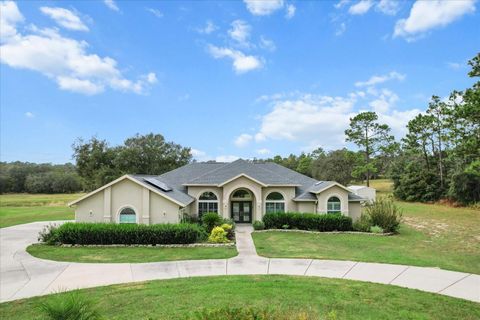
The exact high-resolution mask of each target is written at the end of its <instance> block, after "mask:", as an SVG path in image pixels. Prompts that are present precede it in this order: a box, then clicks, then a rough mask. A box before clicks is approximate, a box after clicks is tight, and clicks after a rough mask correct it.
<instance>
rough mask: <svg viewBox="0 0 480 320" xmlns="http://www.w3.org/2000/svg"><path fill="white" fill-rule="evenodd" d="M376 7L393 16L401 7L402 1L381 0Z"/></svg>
mask: <svg viewBox="0 0 480 320" xmlns="http://www.w3.org/2000/svg"><path fill="white" fill-rule="evenodd" d="M375 8H376V9H377V10H378V11H380V12H381V13H384V14H386V15H390V16H393V15H396V14H397V12H398V10H399V9H400V2H399V1H397V0H380V2H378V3H377V5H376V7H375Z"/></svg>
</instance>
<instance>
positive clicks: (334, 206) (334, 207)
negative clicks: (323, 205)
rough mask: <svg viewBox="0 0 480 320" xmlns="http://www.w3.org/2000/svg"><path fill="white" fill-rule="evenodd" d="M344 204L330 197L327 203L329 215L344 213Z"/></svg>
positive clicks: (336, 198)
mask: <svg viewBox="0 0 480 320" xmlns="http://www.w3.org/2000/svg"><path fill="white" fill-rule="evenodd" d="M341 207H342V204H341V202H340V199H339V198H338V197H330V198H328V201H327V213H339V212H342V209H341Z"/></svg>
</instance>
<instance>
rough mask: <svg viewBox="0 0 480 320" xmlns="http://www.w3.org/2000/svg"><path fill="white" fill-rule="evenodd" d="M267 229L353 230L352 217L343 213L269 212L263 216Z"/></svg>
mask: <svg viewBox="0 0 480 320" xmlns="http://www.w3.org/2000/svg"><path fill="white" fill-rule="evenodd" d="M262 220H263V222H264V223H265V229H299V230H311V231H351V230H353V227H352V218H350V217H346V216H343V215H341V214H316V213H299V212H285V213H267V214H265V215H264V216H263V219H262Z"/></svg>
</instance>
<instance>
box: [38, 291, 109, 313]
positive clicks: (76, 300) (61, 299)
mask: <svg viewBox="0 0 480 320" xmlns="http://www.w3.org/2000/svg"><path fill="white" fill-rule="evenodd" d="M39 309H40V311H41V312H42V313H43V314H44V315H45V317H46V319H51V320H97V319H102V317H101V315H100V312H99V311H98V309H97V307H96V306H95V304H94V302H93V300H91V299H89V298H87V297H86V296H84V295H81V294H80V293H79V292H78V291H73V292H69V293H67V294H66V295H65V296H59V295H57V296H52V297H51V298H50V299H48V300H47V301H46V302H44V303H42V304H40V305H39Z"/></svg>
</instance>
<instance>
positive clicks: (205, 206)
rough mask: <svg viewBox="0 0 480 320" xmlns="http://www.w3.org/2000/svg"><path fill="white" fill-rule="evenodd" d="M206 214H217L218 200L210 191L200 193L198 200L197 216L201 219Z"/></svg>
mask: <svg viewBox="0 0 480 320" xmlns="http://www.w3.org/2000/svg"><path fill="white" fill-rule="evenodd" d="M207 212H216V213H218V198H217V196H216V195H215V193H213V192H211V191H206V192H204V193H202V194H201V195H200V198H198V216H199V217H200V218H201V217H202V215H203V214H204V213H207Z"/></svg>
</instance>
